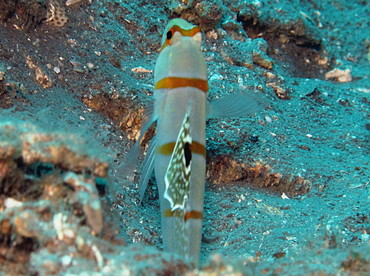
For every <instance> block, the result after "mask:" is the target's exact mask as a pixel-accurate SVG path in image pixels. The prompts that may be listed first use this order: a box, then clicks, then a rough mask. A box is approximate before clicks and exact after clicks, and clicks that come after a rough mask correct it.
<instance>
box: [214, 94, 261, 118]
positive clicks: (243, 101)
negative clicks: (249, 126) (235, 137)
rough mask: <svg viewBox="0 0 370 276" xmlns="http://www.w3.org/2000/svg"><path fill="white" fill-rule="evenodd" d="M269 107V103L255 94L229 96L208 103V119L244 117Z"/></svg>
mask: <svg viewBox="0 0 370 276" xmlns="http://www.w3.org/2000/svg"><path fill="white" fill-rule="evenodd" d="M266 106H268V101H267V99H265V98H264V97H262V96H258V95H254V94H237V95H227V96H225V97H222V98H221V99H218V100H215V101H212V102H208V103H207V119H210V118H222V117H242V116H246V115H249V114H252V113H256V112H258V111H260V110H261V109H263V108H265V107H266Z"/></svg>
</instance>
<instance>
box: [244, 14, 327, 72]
mask: <svg viewBox="0 0 370 276" xmlns="http://www.w3.org/2000/svg"><path fill="white" fill-rule="evenodd" d="M237 20H238V21H239V22H242V25H243V28H244V30H245V32H246V33H247V34H248V37H250V38H251V39H256V38H261V37H262V38H263V39H264V40H266V42H267V44H268V49H267V54H268V55H269V56H270V57H271V58H273V59H274V60H275V61H276V63H278V64H280V65H281V67H282V68H283V70H285V71H286V72H287V73H288V74H290V75H291V76H293V77H302V78H319V79H323V78H324V72H326V71H327V70H328V67H329V66H328V64H319V60H320V59H322V57H323V50H324V49H323V45H322V43H321V41H320V40H317V39H314V38H311V37H308V36H307V35H304V34H305V33H306V32H307V31H306V30H305V27H304V24H303V23H302V22H301V21H298V22H296V24H292V25H291V26H285V25H281V24H280V25H279V24H278V23H277V22H275V24H266V23H264V22H262V21H261V20H260V19H259V18H258V17H256V16H253V15H249V16H241V15H238V16H237Z"/></svg>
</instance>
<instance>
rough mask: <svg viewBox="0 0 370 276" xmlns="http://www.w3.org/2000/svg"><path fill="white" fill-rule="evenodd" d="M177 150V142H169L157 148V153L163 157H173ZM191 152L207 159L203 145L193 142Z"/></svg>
mask: <svg viewBox="0 0 370 276" xmlns="http://www.w3.org/2000/svg"><path fill="white" fill-rule="evenodd" d="M174 148H175V142H169V143H166V144H163V145H160V146H157V149H156V152H157V153H159V154H162V155H171V154H172V153H173V150H174ZM190 150H191V152H192V153H194V154H200V155H203V156H204V158H206V147H205V146H204V145H202V144H201V143H198V142H196V141H193V142H192V143H191V146H190Z"/></svg>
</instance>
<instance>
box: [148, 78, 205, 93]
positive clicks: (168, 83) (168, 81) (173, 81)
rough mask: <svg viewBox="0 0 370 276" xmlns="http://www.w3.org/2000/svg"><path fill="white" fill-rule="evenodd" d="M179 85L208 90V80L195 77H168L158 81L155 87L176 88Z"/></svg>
mask: <svg viewBox="0 0 370 276" xmlns="http://www.w3.org/2000/svg"><path fill="white" fill-rule="evenodd" d="M179 87H194V88H198V89H199V90H201V91H203V92H207V91H208V81H207V80H202V79H195V78H181V77H167V78H163V79H161V80H160V81H158V82H157V83H156V84H155V86H154V89H155V90H157V89H174V88H179Z"/></svg>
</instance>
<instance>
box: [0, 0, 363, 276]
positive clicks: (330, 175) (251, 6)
mask: <svg viewBox="0 0 370 276" xmlns="http://www.w3.org/2000/svg"><path fill="white" fill-rule="evenodd" d="M11 2H14V3H15V4H14V7H13V6H12V7H11V8H9V5H10V4H9V3H11ZM36 2H38V3H41V2H42V3H43V5H41V6H38V8H39V10H38V12H40V14H41V15H42V16H40V14H39V17H35V16H33V15H32V12H33V11H32V10H28V11H29V12H27V8H31V7H33V5H36V4H34V3H36ZM75 2H77V3H75V4H73V5H70V6H68V7H67V6H65V1H60V2H59V3H60V5H61V7H62V8H60V9H57V10H58V11H61V12H63V9H64V8H65V17H66V18H68V21H67V23H66V24H65V25H64V26H60V25H58V24H55V22H54V21H55V20H54V19H53V18H50V14H48V15H45V12H44V11H42V9H43V8H44V9H45V8H49V9H50V7H53V6H51V5H54V6H55V5H56V4H55V1H31V0H30V1H23V2H22V1H5V2H4V1H0V5H2V8H4V7H8V8H9V9H10V10H12V12H10V13H8V14H6V15H4V13H3V14H2V15H1V17H0V18H1V19H2V22H1V23H0V107H1V109H0V124H1V125H0V127H1V131H2V133H1V134H0V147H1V149H5V148H6V147H7V145H10V144H12V143H13V141H15V140H16V141H18V140H17V139H19V137H21V139H25V138H22V137H24V136H25V135H26V136H27V133H29V132H30V133H31V132H32V135H33V136H32V137H33V138H29V137H28V136H27V137H28V138H27V139H28V140H27V141H28V143H30V144H33V143H36V144H37V143H40V141H41V146H40V144H37V145H36V146H35V150H34V151H33V152H32V153H31V155H32V158H29V159H27V158H26V155H25V154H24V150H25V147H27V145H28V144H27V143H25V142H24V140H22V141H23V142H19V143H18V142H17V143H15V142H14V145H15V146H14V147H13V149H15V152H19V151H21V150H23V155H22V154H18V155H17V154H15V153H9V152H8V153H7V154H5V153H4V152H5V151H0V152H2V155H1V154H0V157H1V158H0V160H1V162H0V185H1V186H0V192H1V194H0V208H1V212H2V214H1V215H0V222H1V223H0V228H1V229H0V230H1V231H0V265H1V271H2V272H0V274H1V273H4V275H51V274H54V275H82V274H83V273H85V274H83V275H185V274H186V273H188V275H197V274H202V275H208V274H209V275H369V274H370V254H369V253H370V236H369V235H370V205H369V203H370V191H369V188H370V185H369V181H370V164H369V162H370V156H369V153H370V144H369V138H370V112H369V110H370V80H369V74H370V52H369V51H370V22H369V18H370V4H369V2H368V1H360V0H358V1H344V0H333V1H329V0H326V1H317V0H311V1H298V0H292V1H287V0H280V1H278V0H274V1H273V0H271V1H236V0H224V1H222V0H212V1H164V0H158V1H154V0H152V1H126V0H122V1H119V0H101V1H95V0H91V1H87V0H83V1H75ZM21 3H23V4H21ZM24 3H28V4H27V5H29V6H26V8H25V6H24V5H25V4H24ZM22 5H23V6H22ZM37 5H39V4H37ZM40 7H41V8H40ZM40 9H41V11H40ZM4 10H5V8H4V9H3V11H4ZM43 12H44V13H43ZM48 16H49V17H48ZM174 17H183V18H186V19H188V20H189V21H191V22H193V23H195V24H200V26H201V28H202V29H203V30H204V34H205V38H204V43H203V48H202V50H203V53H204V56H205V58H206V62H207V66H208V71H209V85H210V95H209V99H210V100H212V99H215V98H219V97H222V96H224V95H227V94H232V93H247V92H248V93H254V94H255V95H261V96H262V95H263V96H264V97H266V98H267V100H268V102H269V106H268V107H267V108H266V109H265V110H262V111H261V112H259V113H258V114H255V115H252V116H249V117H247V118H220V119H212V120H209V121H208V122H207V168H208V173H207V183H206V192H205V214H204V226H203V241H202V249H201V257H202V265H201V267H200V271H198V270H193V269H192V268H191V267H190V266H189V265H188V264H187V263H186V260H181V259H179V258H177V257H174V256H170V255H168V254H163V253H161V251H160V250H161V231H160V214H159V203H158V198H157V194H156V189H155V185H151V184H150V185H149V189H148V191H147V194H146V196H145V198H144V201H143V203H142V204H141V205H140V204H139V201H138V195H137V173H136V177H134V178H133V177H132V176H133V175H134V172H132V174H131V175H124V174H122V170H119V168H120V166H121V163H122V162H123V160H124V157H125V156H126V154H127V152H128V151H129V149H130V148H131V147H132V145H133V143H134V140H135V138H137V137H138V136H137V135H138V134H137V133H138V130H139V129H140V126H141V118H142V117H143V116H144V115H143V114H145V112H144V113H143V109H144V107H145V106H148V105H150V102H151V99H152V97H153V70H154V65H155V60H156V58H157V55H158V53H157V50H158V49H159V47H160V38H161V35H162V33H161V32H162V31H163V29H164V27H165V25H166V23H167V22H168V20H169V19H171V18H174ZM45 19H46V20H45ZM53 20H54V21H53ZM35 21H36V22H35ZM335 68H337V69H338V70H341V71H339V73H340V76H339V77H338V76H337V77H333V78H329V77H328V75H327V73H328V72H330V71H332V70H333V69H335ZM346 70H347V71H346ZM5 130H6V131H5ZM153 131H154V130H152V131H151V132H150V133H149V135H148V136H147V138H146V139H145V141H144V143H143V145H146V144H147V141H148V140H149V138H150V137H152V136H153ZM40 135H47V136H48V137H49V136H50V137H54V138H50V139H49V138H48V139H44V140H43V139H39V138H38V137H39V136H40ZM55 135H56V136H57V137H59V138H58V141H59V142H58V143H59V144H58V147H59V148H58V147H57V148H58V149H60V148H61V147H62V146H64V147H67V148H68V147H71V148H73V149H74V150H75V152H77V155H78V154H80V155H81V156H83V158H87V159H89V158H96V160H99V162H102V163H104V162H105V163H104V164H108V165H109V169H108V174H106V173H103V174H102V175H100V177H96V178H95V176H98V173H97V174H96V175H95V173H90V174H89V173H86V171H90V172H91V171H93V169H91V166H95V165H92V164H95V163H94V162H91V163H89V162H86V163H83V164H84V165H81V166H82V167H83V169H77V165H76V166H74V162H77V161H76V160H75V159H74V158H75V156H74V155H73V156H74V157H73V158H70V159H68V160H67V161H66V160H64V159H63V158H64V157H65V155H64V154H63V153H62V154H61V155H58V157H56V158H54V159H53V158H50V152H47V153H45V152H43V151H45V147H44V146H43V145H44V144H43V143H48V142H50V140H53V139H55ZM60 141H61V142H60ZM70 141H73V146H71V145H69V144H68V143H72V142H70ZM12 145H13V144H12ZM144 148H145V146H143V149H144ZM57 151H58V150H57ZM39 152H41V153H40V154H39ZM61 152H62V151H61ZM43 154H45V155H46V156H47V157H45V158H44V157H40V156H43ZM48 154H49V155H48ZM143 154H144V153H142V154H141V156H143ZM48 156H49V157H48ZM68 156H69V155H68ZM78 156H79V155H78ZM81 158H82V157H81ZM141 159H142V158H141ZM30 160H31V161H30ZM78 160H80V159H78ZM94 160H95V159H94ZM35 163H37V164H36V165H35ZM9 164H12V166H14V167H11V166H10V165H9ZM35 166H36V167H37V168H38V169H35ZM9 168H13V172H14V170H16V171H17V174H12V169H9ZM68 171H72V172H73V173H74V174H75V175H82V177H85V178H84V179H85V180H84V181H85V182H87V183H90V184H89V185H91V186H95V183H98V184H99V186H105V188H103V190H105V193H100V201H101V207H99V208H101V210H100V209H99V212H98V213H99V216H102V217H103V219H104V223H103V225H100V224H99V221H98V222H97V221H96V220H94V219H93V218H92V217H94V216H95V215H93V216H91V213H89V211H87V210H90V209H88V208H87V207H86V206H88V205H89V204H90V203H91V202H92V201H89V200H90V199H88V200H86V201H84V203H80V204H82V207H81V205H79V203H76V201H73V200H74V199H75V198H74V197H73V196H72V198H68V197H69V196H70V192H71V191H77V190H78V189H79V188H76V187H77V186H73V184H68V185H70V186H72V187H73V188H71V187H70V186H68V187H67V188H65V185H66V184H65V183H66V182H68V181H66V180H65V178H64V180H63V181H61V180H60V179H61V178H60V174H65V173H66V172H68ZM23 174H24V176H22V175H23ZM84 174H88V175H89V176H86V175H84ZM30 175H33V176H32V177H31V176H30ZM51 176H52V177H51ZM53 177H54V178H53ZM14 179H16V180H17V181H15V180H14ZM86 179H87V180H86ZM13 180H14V181H13ZM12 181H13V182H12ZM53 181H55V183H54V182H53ZM152 182H153V183H154V180H153V181H151V183H152ZM14 183H16V184H17V185H16V186H14V185H15V184H14ZM22 185H23V186H22ZM24 185H28V186H27V187H26V186H24ZM32 185H34V186H35V188H34V190H35V191H33V193H32V195H31V196H30V194H29V193H27V194H25V193H26V192H27V191H28V189H29V187H30V186H32ZM48 185H49V186H48ZM58 185H59V186H60V187H64V188H63V189H66V191H65V192H64V193H60V198H58V196H57V197H55V194H53V196H52V195H51V193H47V192H45V191H46V187H59V186H58ZM63 185H64V186H63ZM9 187H10V188H9ZM14 187H16V188H14ZM38 189H39V190H40V191H43V192H39V193H37V190H38ZM86 189H87V190H88V191H89V193H88V196H91V197H93V198H95V199H96V194H97V192H96V189H95V188H94V189H95V190H94V189H92V190H89V189H90V188H86ZM100 189H101V187H100ZM91 191H92V192H91ZM85 196H86V195H85ZM64 198H65V200H64ZM81 198H82V197H81ZM9 199H12V200H15V201H9ZM40 199H43V200H46V201H44V203H43V204H46V205H47V204H49V203H48V202H49V201H53V200H54V201H53V202H57V204H55V205H54V207H52V208H51V207H48V208H46V209H42V208H41V207H35V206H36V205H37V204H39V203H40V201H38V200H40ZM48 200H49V201H48ZM14 202H16V203H14ZM37 202H38V203H37ZM45 202H46V203H45ZM71 202H74V203H73V204H72V203H71ZM86 202H87V203H86ZM37 206H38V205H37ZM47 206H49V205H47ZM11 208H13V209H12V210H10V209H11ZM14 208H15V209H14ZM17 208H18V209H17ZM40 208H41V209H42V210H43V211H40ZM25 210H32V216H31V215H30V214H31V213H30V212H31V211H29V212H28V213H25ZM45 210H46V211H45ZM81 210H82V211H81ZM21 211H22V212H23V213H22V214H23V215H19V212H21ZM90 211H91V210H90ZM63 212H66V214H70V215H68V216H66V217H65V218H64V220H63V221H64V223H65V225H68V226H65V227H64V228H63V227H62V226H59V227H62V228H63V229H67V228H68V229H69V230H70V231H72V232H73V233H74V234H73V233H72V234H71V233H70V232H68V233H69V236H68V235H67V234H65V235H64V236H63V234H60V233H61V232H60V231H62V230H59V232H58V231H57V230H55V231H54V230H53V227H55V228H56V223H55V221H56V220H55V218H56V217H58V216H57V215H58V214H62V213H63ZM68 212H69V213H68ZM89 214H90V217H89ZM94 214H95V213H94ZM33 216H34V217H35V218H36V217H37V218H39V219H40V221H38V220H37V219H36V220H32V219H31V220H30V219H29V218H30V217H31V218H33ZM73 216H75V217H73ZM85 216H86V217H88V219H86V218H85ZM72 217H73V218H77V219H73V220H72ZM30 221H34V222H35V221H36V223H31V222H30ZM52 221H53V222H52ZM67 222H68V223H67ZM38 223H39V224H38ZM48 223H49V224H48ZM40 225H49V226H50V227H49V226H48V227H43V226H42V227H41V226H40ZM101 228H102V230H101ZM91 229H93V231H94V232H95V234H93V235H92V234H91V233H92V232H91V231H92V230H91ZM63 231H64V230H63ZM63 233H64V232H63ZM67 236H68V237H71V236H72V238H70V239H69V240H68V241H67V240H66V239H65V237H67ZM82 236H83V239H82V238H80V239H79V237H82ZM81 240H83V241H84V242H85V243H86V244H85V245H84V246H82V245H81V243H83V242H81ZM97 252H98V253H97ZM215 254H216V255H215ZM212 273H216V274H212ZM217 273H218V274H217Z"/></svg>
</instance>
